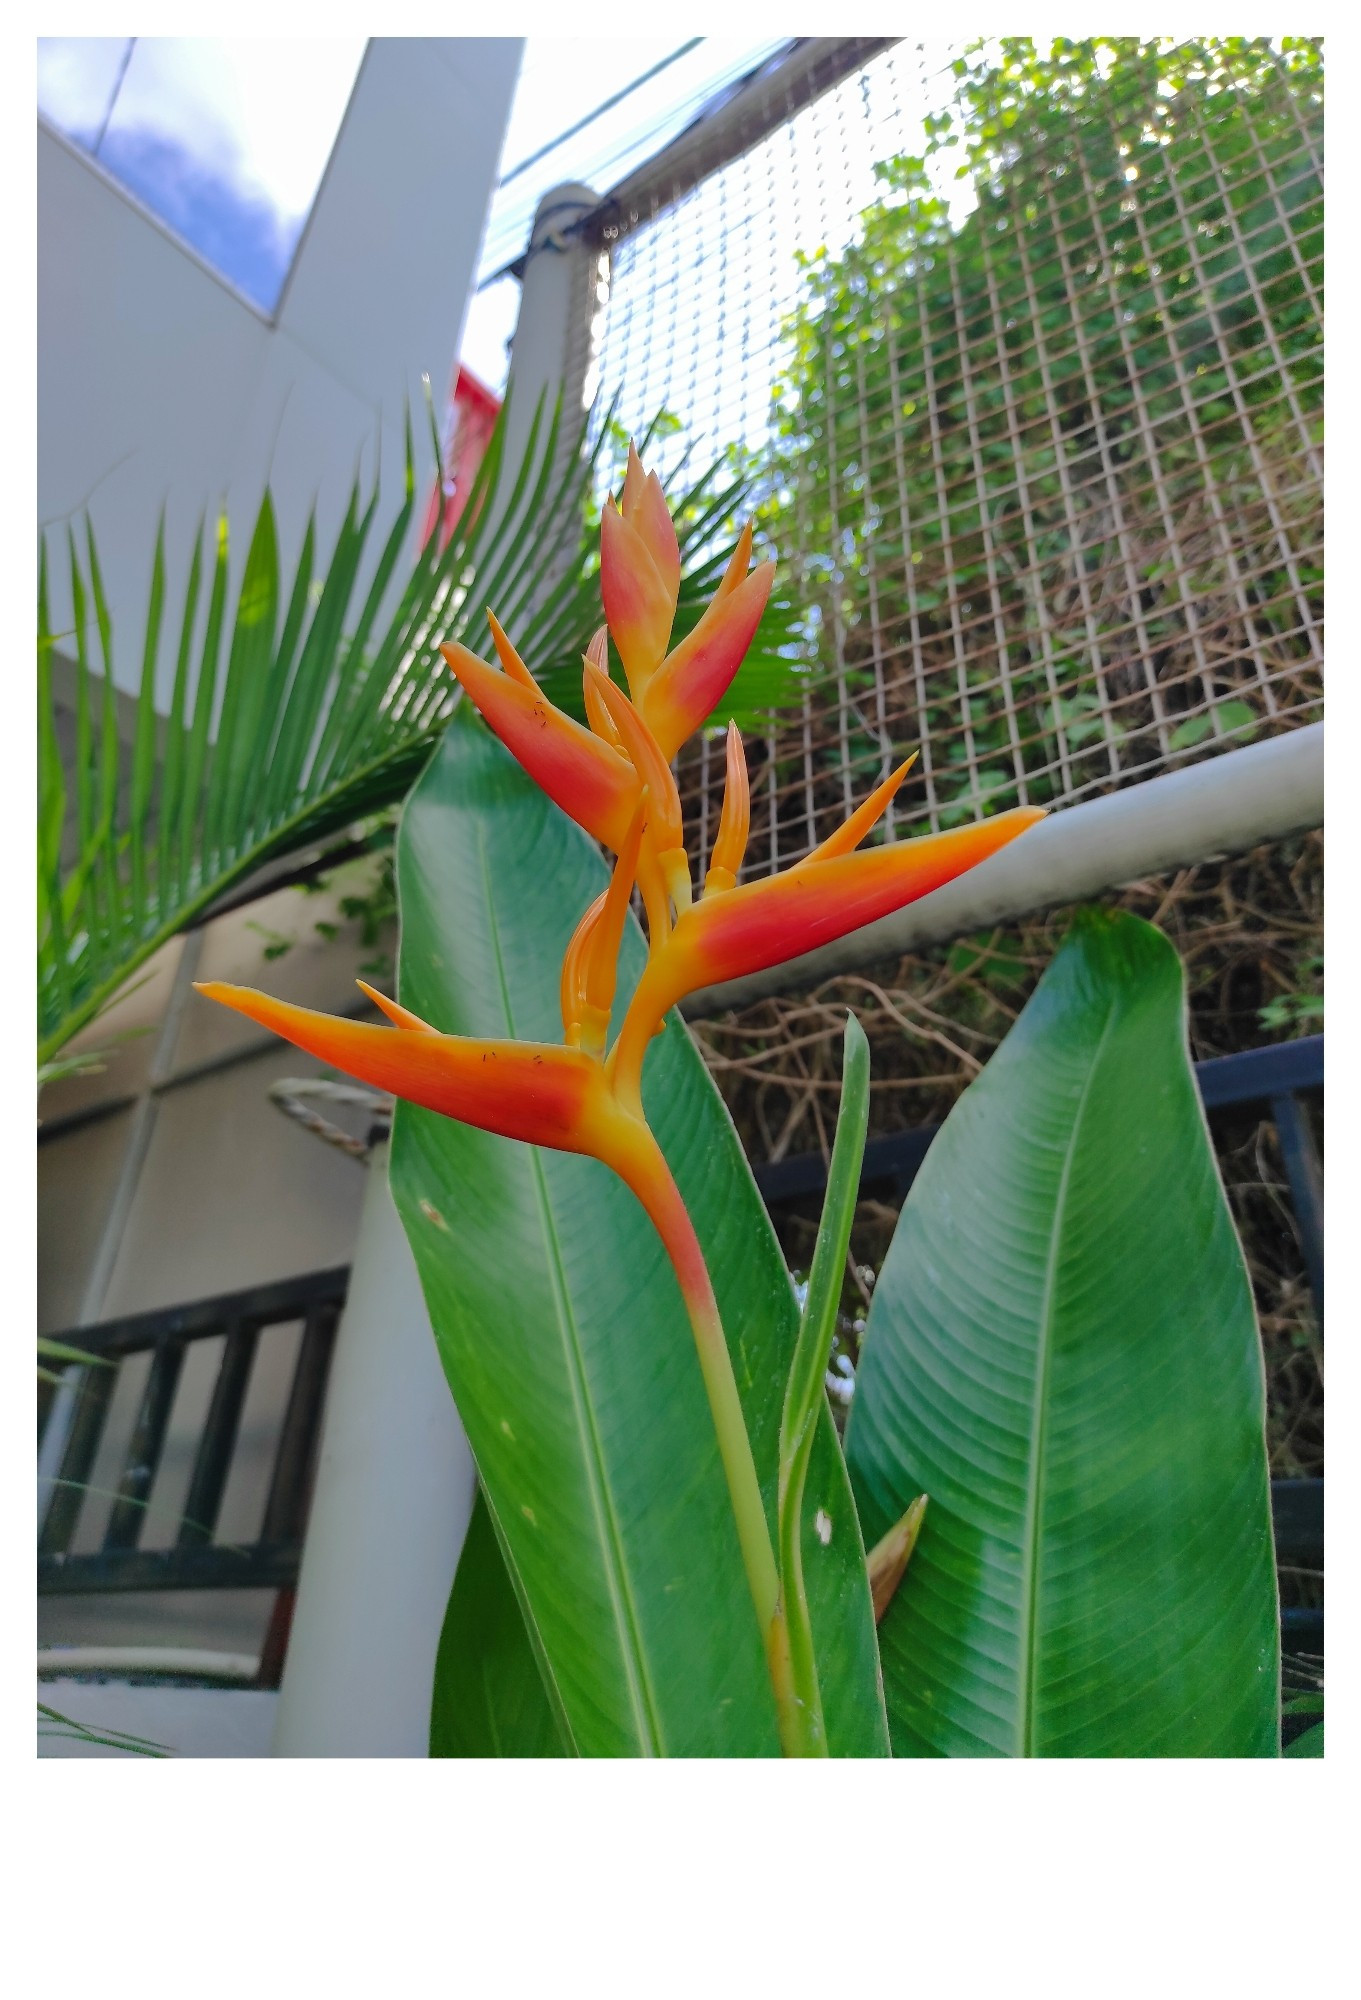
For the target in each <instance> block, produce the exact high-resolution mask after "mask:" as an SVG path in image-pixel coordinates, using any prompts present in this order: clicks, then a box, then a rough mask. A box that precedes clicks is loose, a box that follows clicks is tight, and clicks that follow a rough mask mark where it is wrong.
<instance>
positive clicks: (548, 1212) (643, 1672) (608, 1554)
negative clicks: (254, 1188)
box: [477, 823, 664, 1757]
mask: <svg viewBox="0 0 1361 2000" xmlns="http://www.w3.org/2000/svg"><path fill="white" fill-rule="evenodd" d="M477 855H478V861H479V863H480V865H481V869H482V886H483V892H484V895H485V900H486V909H487V917H488V922H489V924H490V927H491V946H492V957H493V960H494V963H495V966H496V979H497V985H498V987H499V989H500V994H501V1008H502V1013H503V1015H504V1017H505V1022H506V1029H507V1032H508V1033H509V1034H510V1035H511V1036H512V1037H514V1034H515V1017H514V1011H513V1008H512V1004H511V996H510V988H509V984H508V982H507V979H506V972H505V964H504V961H503V959H502V955H501V936H500V927H499V925H498V924H497V921H496V904H495V900H494V897H493V888H492V875H491V869H490V867H489V865H488V860H487V848H486V834H485V830H484V828H483V827H482V825H481V824H480V823H479V824H478V827H477ZM529 1161H530V1174H531V1177H532V1181H533V1186H534V1193H535V1198H536V1201H537V1203H538V1208H539V1220H540V1223H541V1226H542V1229H543V1234H544V1241H545V1243H546V1245H547V1248H548V1252H549V1258H548V1268H549V1274H550V1277H551V1279H552V1284H553V1291H554V1302H555V1304H556V1307H557V1320H558V1331H559V1333H560V1334H561V1336H562V1345H563V1352H564V1355H565V1357H566V1360H567V1364H568V1365H567V1374H568V1380H569V1382H570V1384H571V1389H572V1413H573V1416H574V1417H575V1419H576V1425H577V1432H578V1435H579V1437H580V1439H581V1444H582V1463H583V1465H584V1467H585V1470H586V1483H587V1490H588V1492H589V1494H590V1498H591V1510H592V1513H593V1514H594V1516H595V1521H596V1527H597V1530H598V1537H597V1539H598V1545H599V1547H600V1551H601V1556H602V1566H603V1568H604V1572H605V1581H606V1586H607V1588H608V1590H609V1594H610V1603H611V1606H612V1608H613V1611H614V1622H615V1629H616V1632H617V1635H618V1639H619V1652H620V1658H621V1662H622V1664H623V1668H624V1675H625V1679H626V1681H627V1684H628V1694H629V1705H630V1708H631V1710H632V1712H633V1719H634V1725H635V1731H636V1734H637V1737H638V1746H639V1751H640V1754H642V1755H643V1756H648V1757H658V1756H661V1755H663V1754H664V1753H663V1745H662V1731H661V1719H660V1715H659V1713H658V1708H657V1702H656V1697H655V1694H654V1692H653V1689H652V1686H651V1682H650V1679H649V1676H648V1672H647V1665H646V1661H645V1658H644V1655H643V1648H642V1639H641V1633H640V1629H639V1620H638V1611H637V1606H636V1604H635V1602H634V1597H633V1592H632V1589H631V1587H630V1584H629V1577H628V1570H627V1568H626V1566H625V1562H624V1552H623V1545H622V1538H621V1536H620V1533H619V1525H618V1522H617V1521H616V1520H615V1517H614V1508H613V1506H612V1505H611V1502H610V1495H609V1484H608V1480H607V1479H606V1476H605V1463H604V1452H603V1450H602V1448H601V1443H600V1438H599V1435H598V1433H597V1431H596V1427H595V1424H594V1421H593V1419H592V1414H591V1405H590V1398H589V1397H588V1395H587V1394H586V1381H585V1376H586V1365H585V1357H584V1355H583V1353H582V1349H581V1336H580V1332H579V1330H578V1327H577V1322H576V1315H575V1314H574V1312H573V1311H572V1301H571V1294H570V1291H569V1289H568V1285H567V1274H566V1271H565V1270H564V1268H563V1261H562V1248H561V1244H560V1243H559V1240H558V1231H557V1225H556V1222H555V1220H554V1217H553V1211H552V1205H551V1203H550V1201H549V1197H548V1184H547V1181H546V1179H545V1177H544V1171H543V1161H542V1159H541V1158H540V1157H539V1149H538V1147H537V1146H531V1147H530V1148H529Z"/></svg>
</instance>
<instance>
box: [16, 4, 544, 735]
mask: <svg viewBox="0 0 1361 2000" xmlns="http://www.w3.org/2000/svg"><path fill="white" fill-rule="evenodd" d="M522 48H523V43H522V42H521V41H519V40H510V39H504V40H503V39H475V38H472V37H458V38H446V39H434V38H413V39H405V40H383V39H379V40H374V41H371V42H370V43H369V46H368V50H367V53H366V54H365V57H364V60H363V63H362V64H361V66H360V71H359V76H358V79H357V81H356V84H355V89H354V94H353V96H352V98H351V100H350V105H349V108H348V110H347V112H346V116H345V119H344V122H343V124H342V127H341V131H340V134H339V137H338V139H337V141H336V146H335V150H334V152H333V154H332V157H331V161H330V164H329V166H328V168H327V170H326V174H325V176H324V178H323V180H322V184H321V188H320V191H319V193H318V196H317V200H316V204H315V207H314V209H313V211H312V215H311V217H310V219H309V222H308V225H307V227H306V229H305V231H304V233H303V237H302V241H301V243H300V245H299V248H298V253H297V257H296V260H295V262H294V266H293V269H292V271H291V273H290V275H289V278H288V280H287V282H286V285H285V288H284V292H283V296H282V299H281V302H280V305H279V308H278V311H277V314H276V315H275V317H274V319H273V320H269V319H266V318H265V317H264V316H263V315H262V314H261V313H260V312H259V311H258V310H257V309H256V308H255V307H254V306H252V305H250V304H249V303H247V301H246V300H244V299H243V298H242V297H241V296H240V295H239V294H238V293H237V292H235V291H234V290H233V289H232V287H231V286H230V285H229V284H228V283H227V282H226V281H225V280H224V279H222V278H220V277H218V276H217V275H215V274H214V273H213V272H212V271H211V270H210V269H209V268H208V267H207V266H206V265H205V264H203V263H202V262H200V261H199V259H198V258H197V257H196V256H195V255H194V254H193V253H192V252H191V251H188V250H187V249H186V248H185V246H184V245H183V244H182V243H181V242H180V241H179V240H178V239H177V238H176V237H174V236H172V235H171V234H170V233H169V232H168V231H167V230H166V228H165V227H164V226H163V225H162V224H161V223H160V222H159V221H158V220H157V219H155V218H154V217H152V216H151V215H150V214H149V213H148V212H147V211H146V210H145V209H143V208H142V207H141V206H140V204H139V203H138V202H137V201H136V199H135V198H134V197H132V196H131V195H129V194H127V193H126V192H124V191H123V190H122V189H121V188H120V187H119V185H118V183H117V182H115V181H113V180H112V179H110V178H109V176H108V175H107V174H105V173H104V172H103V170H102V169H101V168H100V167H99V166H97V165H96V164H95V162H94V161H93V160H91V159H90V158H89V157H88V156H87V155H85V154H83V153H81V152H79V151H78V150H77V149H75V148H74V147H72V146H69V145H68V144H67V143H66V142H65V141H64V140H63V139H61V138H59V137H57V136H55V135H54V134H53V133H52V132H51V131H50V130H49V129H47V128H46V127H44V126H42V125H40V126H39V129H38V357H39V363H38V518H39V521H40V522H41V523H44V524H46V525H47V526H48V527H49V528H51V527H57V528H61V527H62V525H63V524H64V522H65V520H66V519H67V518H68V517H71V516H74V517H75V525H76V526H77V529H78V531H79V525H80V521H79V517H80V514H81V512H82V511H83V509H84V508H85V506H86V505H88V506H89V510H90V515H91V518H92V520H93V522H94V528H95V535H96V538H97V542H98V546H99V552H100V565H101V569H102V571H103V575H104V582H105V587H106V591H107V595H108V598H109V604H110V610H111V613H112V618H113V627H114V654H115V662H116V673H117V679H118V682H119V684H120V686H122V687H124V688H125V689H131V688H132V687H134V686H135V685H136V681H137V676H138V673H139V671H140V659H141V647H142V642H143V620H144V617H145V610H146V600H147V590H148V585H149V582H150V572H151V555H152V548H153V544H154V539H155V533H156V523H157V519H158V517H159V514H160V510H161V508H162V505H164V507H165V509H166V537H167V575H168V578H169V580H170V605H171V610H172V616H173V615H174V614H175V611H176V608H177V604H176V600H177V599H178V597H179V596H180V593H182V590H183V585H184V579H185V578H186V577H187V574H188V564H189V554H190V550H191V548H192V543H193V536H194V531H195V528H196V526H197V524H198V521H199V519H200V516H201V515H202V514H203V513H204V511H205V510H208V511H209V512H210V513H211V512H212V511H213V510H214V509H215V508H216V507H217V505H218V504H219V503H220V502H221V501H222V500H223V499H225V500H226V502H227V505H228V508H229V513H230V517H231V524H232V542H233V549H234V568H235V570H236V573H237V574H238V575H239V573H240V566H241V564H242V563H243V562H244V559H245V552H246V546H247V542H248V539H249V534H250V529H251V526H252V524H253V520H254V515H255V511H256V509H257V508H258V506H259V502H260V497H261V494H262V493H263V490H264V487H265V485H266V483H267V482H268V483H269V484H270V485H271V486H272V488H273V492H274V499H275V504H276V509H277V514H278V520H279V529H280V545H281V553H282V556H283V559H284V561H285V563H288V562H289V561H291V559H292V558H294V557H295V556H296V553H297V550H298V548H299V547H300V545H301V542H302V535H303V529H304V526H305V522H306V517H307V512H308V509H309V507H310V506H311V504H312V502H313V499H314V498H315V499H317V501H318V503H319V506H318V524H319V529H320V535H321V544H320V546H321V550H322V552H323V556H324V554H325V552H326V551H327V550H328V549H329V545H330V542H331V541H332V539H333V538H334V535H335V532H336V530H337V528H338V527H339V525H340V522H341V520H342V518H343V515H344V509H345V505H346V501H347V499H348V495H349V488H350V483H351V481H352V480H353V478H354V475H355V471H356V469H357V468H360V469H362V472H363V474H364V477H365V479H366V480H369V479H371V478H372V477H373V474H374V470H375V465H376V462H378V461H379V460H380V454H381V463H380V476H381V481H382V491H383V494H384V495H385V501H384V504H383V506H382V507H380V513H381V512H386V513H387V514H388V515H389V517H390V515H391V514H392V513H395V512H396V510H397V507H398V506H399V505H400V501H401V496H402V474H403V419H404V412H405V408H406V405H407V402H408V400H409V402H410V405H411V408H412V412H413V416H414V418H415V420H416V437H417V445H418V449H420V450H422V452H423V456H422V461H421V462H422V471H423V476H424V477H426V478H428V477H429V476H430V474H431V471H432V464H433V462H432V458H431V455H430V452H429V446H428V444H427V443H426V437H427V426H426V423H425V418H424V411H423V405H422V398H421V376H422V374H423V373H428V375H429V377H430V380H431V382H432V383H433V384H434V385H435V389H436V393H437V395H440V396H442V395H443V393H444V388H445V385H446V384H447V382H448V381H449V379H450V371H451V368H452V366H453V363H454V361H455V359H456V357H457V353H458V343H459V336H460V333H461V331H462V326H463V318H464V313H465V311H466V306H467V300H468V295H469V292H470V289H471V285H472V279H473V273H474V270H475V266H476V261H477V254H478V249H479V246H480V243H481V238H482V232H483V227H484V223H485V218H486V212H487V207H488V204H489V202H490V199H491V193H492V189H493V186H494V183H495V179H496V172H497V166H498V161H499V156H500V149H501V142H502V138H503V135H504V132H505V128H506V122H507V119H508V117H509V113H510V102H511V96H512V94H513V91H514V87H515V79H516V75H517V73H518V69H519V63H520V55H521V51H522ZM379 547H381V538H380V537H378V536H374V537H373V538H372V539H371V551H372V553H373V554H374V555H375V556H376V552H377V549H378V548H379ZM55 553H56V551H55V550H54V554H55ZM52 585H53V606H52V610H53V617H54V620H55V623H56V629H57V630H58V631H60V630H61V629H62V628H63V625H64V624H65V623H66V621H67V618H68V616H69V599H67V597H66V595H65V590H64V586H63V581H62V564H61V562H60V561H57V562H56V563H55V565H54V570H53V577H52ZM163 653H164V657H163V658H162V660H161V663H160V681H159V694H160V700H161V704H162V705H163V706H164V705H165V704H166V703H167V702H168V697H169V688H170V683H171V680H172V677H173V671H174V661H173V657H172V655H171V648H170V645H169V644H168V643H163Z"/></svg>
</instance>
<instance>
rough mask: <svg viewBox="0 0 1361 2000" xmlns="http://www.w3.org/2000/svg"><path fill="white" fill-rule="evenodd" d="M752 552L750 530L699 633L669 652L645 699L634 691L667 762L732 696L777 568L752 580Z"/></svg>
mask: <svg viewBox="0 0 1361 2000" xmlns="http://www.w3.org/2000/svg"><path fill="white" fill-rule="evenodd" d="M750 551H751V530H750V529H749V528H748V529H747V530H746V532H745V534H744V536H743V540H742V542H741V543H739V545H738V549H737V552H736V554H735V555H734V557H733V560H732V562H731V563H730V564H729V566H728V572H727V575H726V576H725V577H724V579H723V582H722V583H721V584H720V585H719V587H718V590H717V591H716V593H715V594H714V596H713V598H712V599H711V601H710V603H709V604H708V606H707V608H706V609H705V612H704V615H703V617H702V618H701V619H700V621H699V623H698V625H696V627H695V629H694V631H693V632H691V633H689V634H688V635H687V636H686V637H685V638H684V639H682V640H681V641H680V642H679V644H678V645H677V646H676V647H675V648H674V649H673V650H672V651H671V652H670V653H668V654H667V656H666V658H665V659H664V660H663V661H662V664H661V665H660V667H658V669H657V671H656V673H655V674H653V675H652V677H651V679H650V680H649V681H648V683H647V686H646V687H645V688H644V689H643V692H642V695H641V696H638V695H637V694H636V693H635V699H636V700H637V702H638V708H639V712H640V713H641V715H642V717H643V720H644V721H645V722H646V723H647V726H648V728H649V729H650V730H651V731H652V734H653V735H654V736H655V737H656V739H657V742H658V745H659V746H660V748H661V752H662V755H663V757H665V758H666V760H667V762H668V763H669V762H670V761H671V759H672V758H673V757H674V756H675V754H676V752H677V751H678V750H679V749H680V747H681V745H682V743H685V742H686V741H688V739H689V738H690V737H691V736H693V735H694V733H695V731H696V730H697V729H698V728H699V726H700V724H701V723H702V722H703V721H704V720H705V718H706V717H707V716H710V715H712V714H713V711H714V710H715V709H716V708H717V706H718V704H719V702H720V701H722V699H723V697H724V695H725V694H726V693H727V692H728V689H729V687H730V686H731V684H732V680H733V676H734V675H735V674H736V672H737V669H738V668H739V667H740V666H741V664H742V661H743V660H744V659H745V657H746V654H747V650H748V648H749V647H750V645H751V642H752V639H753V638H754V637H755V634H756V628H757V626H758V625H759V624H760V622H761V614H762V613H763V612H764V610H765V608H766V605H767V603H768V602H769V599H770V587H771V584H772V583H773V582H774V580H775V565H774V563H773V562H763V563H761V564H760V565H759V566H758V567H757V568H756V569H754V570H753V571H752V572H751V575H750V576H748V575H747V574H746V566H747V561H748V559H749V556H750ZM739 561H740V562H741V565H742V568H741V571H740V573H738V572H737V564H738V562H739Z"/></svg>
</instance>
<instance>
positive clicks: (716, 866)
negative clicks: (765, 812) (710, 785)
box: [704, 722, 751, 895]
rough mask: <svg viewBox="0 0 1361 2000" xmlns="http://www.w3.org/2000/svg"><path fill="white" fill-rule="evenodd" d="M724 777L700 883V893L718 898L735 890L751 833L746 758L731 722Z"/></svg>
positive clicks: (737, 731)
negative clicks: (710, 855)
mask: <svg viewBox="0 0 1361 2000" xmlns="http://www.w3.org/2000/svg"><path fill="white" fill-rule="evenodd" d="M727 766H728V767H727V777H726V781H725V783H724V787H723V810H722V812H721V814H720V815H719V821H718V837H717V839H716V840H715V841H714V852H713V860H712V862H711V864H710V868H709V873H708V874H707V876H706V877H705V879H704V893H705V894H706V895H709V894H711V893H716V894H721V893H722V892H723V890H725V889H731V888H733V887H735V886H736V882H737V872H738V870H739V869H740V868H741V866H742V857H743V855H744V854H745V853H746V851H747V836H748V834H749V833H750V831H751V783H750V780H749V779H748V777H747V756H746V752H745V750H744V749H743V747H742V732H741V730H740V729H739V728H738V727H737V724H736V723H735V722H730V723H729V724H728V743H727Z"/></svg>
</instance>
